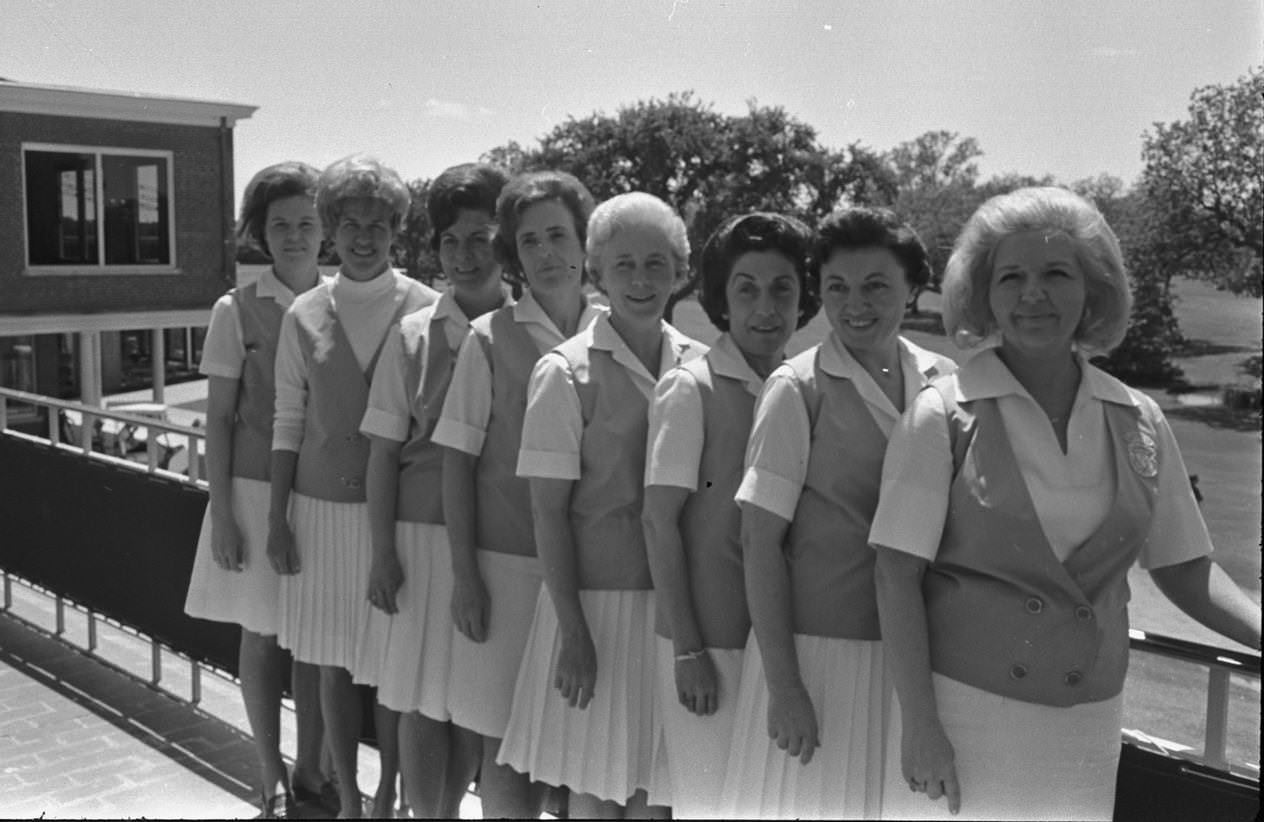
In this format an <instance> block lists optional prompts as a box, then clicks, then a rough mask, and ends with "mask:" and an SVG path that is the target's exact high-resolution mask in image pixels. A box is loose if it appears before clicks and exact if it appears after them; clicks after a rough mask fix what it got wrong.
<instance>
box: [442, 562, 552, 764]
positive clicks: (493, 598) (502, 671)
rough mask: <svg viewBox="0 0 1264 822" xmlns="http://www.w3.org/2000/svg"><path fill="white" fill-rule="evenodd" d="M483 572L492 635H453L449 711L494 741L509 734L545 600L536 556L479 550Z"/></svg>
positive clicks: (481, 570)
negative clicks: (474, 638) (530, 639)
mask: <svg viewBox="0 0 1264 822" xmlns="http://www.w3.org/2000/svg"><path fill="white" fill-rule="evenodd" d="M478 569H479V572H480V573H481V574H482V577H483V585H484V586H485V587H486V588H487V597H488V600H489V602H490V605H489V607H488V614H487V636H486V638H485V639H484V640H483V641H482V642H471V641H470V639H469V638H468V637H466V636H465V634H463V633H461V632H460V631H453V632H452V666H451V669H450V672H449V678H448V709H449V710H450V711H451V712H452V721H453V722H455V723H456V724H457V725H460V726H461V727H462V728H467V729H469V730H471V731H474V732H475V733H478V734H482V735H483V736H487V737H491V738H493V739H500V738H502V737H503V736H504V735H505V728H506V727H507V726H508V725H509V711H510V709H511V708H512V707H513V695H514V684H515V683H516V682H517V680H518V668H519V666H520V665H521V663H522V654H523V651H524V650H525V649H526V647H527V635H528V634H529V633H530V631H531V618H532V615H533V614H534V613H535V605H536V601H537V600H538V599H539V596H540V582H541V578H540V562H539V560H538V559H536V558H535V557H532V556H519V555H517V554H505V553H501V552H499V551H479V552H478Z"/></svg>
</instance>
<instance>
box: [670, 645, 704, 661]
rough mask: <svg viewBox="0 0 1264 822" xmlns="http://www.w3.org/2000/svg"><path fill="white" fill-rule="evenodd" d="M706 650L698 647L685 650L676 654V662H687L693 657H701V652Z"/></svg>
mask: <svg viewBox="0 0 1264 822" xmlns="http://www.w3.org/2000/svg"><path fill="white" fill-rule="evenodd" d="M706 652H707V649H706V648H699V649H698V650H696V651H687V652H685V653H683V654H676V661H677V662H688V661H690V660H693V659H702V656H703V654H705V653H706Z"/></svg>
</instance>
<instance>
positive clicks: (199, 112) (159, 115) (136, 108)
mask: <svg viewBox="0 0 1264 822" xmlns="http://www.w3.org/2000/svg"><path fill="white" fill-rule="evenodd" d="M258 108H259V107H258V106H248V105H243V104H240V103H226V102H219V101H213V100H192V99H188V98H181V97H160V96H157V95H152V94H139V93H135V92H126V91H102V90H97V89H83V88H71V87H69V86H44V85H32V84H29V83H13V82H7V81H4V82H0V111H12V112H21V113H25V114H47V115H53V116H56V117H88V118H93V119H99V120H128V121H133V122H146V123H167V124H173V125H186V126H219V125H220V123H221V121H223V122H224V123H225V124H227V125H228V126H232V125H234V124H235V123H236V122H237V121H238V120H244V119H246V118H248V117H250V115H252V114H254V113H255V111H257V110H258Z"/></svg>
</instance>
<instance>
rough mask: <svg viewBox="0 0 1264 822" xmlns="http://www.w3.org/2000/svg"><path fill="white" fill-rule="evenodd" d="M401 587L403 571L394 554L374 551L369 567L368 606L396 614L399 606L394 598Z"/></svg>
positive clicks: (392, 552)
mask: <svg viewBox="0 0 1264 822" xmlns="http://www.w3.org/2000/svg"><path fill="white" fill-rule="evenodd" d="M403 585H404V569H403V568H401V567H400V565H399V557H397V556H396V555H395V552H394V551H393V550H392V551H382V552H377V551H375V552H374V553H373V564H372V565H370V566H369V592H368V594H369V604H371V605H372V606H373V607H374V608H377V609H378V610H380V611H384V612H385V613H388V614H394V613H397V612H398V611H399V604H398V603H397V602H396V600H395V597H396V594H398V593H399V589H400V588H401V587H403Z"/></svg>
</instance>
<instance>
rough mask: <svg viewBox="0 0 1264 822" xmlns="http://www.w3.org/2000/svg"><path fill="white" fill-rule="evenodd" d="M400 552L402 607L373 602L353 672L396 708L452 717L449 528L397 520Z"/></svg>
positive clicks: (440, 717) (384, 702) (398, 600)
mask: <svg viewBox="0 0 1264 822" xmlns="http://www.w3.org/2000/svg"><path fill="white" fill-rule="evenodd" d="M395 552H396V555H397V556H398V557H399V564H400V568H401V569H402V570H403V572H404V584H403V585H402V586H401V587H400V589H399V592H398V593H397V594H396V597H395V603H396V606H397V607H398V609H399V610H398V611H397V612H396V613H395V614H394V615H393V616H391V615H388V614H386V613H384V612H383V611H380V610H378V609H377V608H372V607H370V609H369V617H368V620H367V622H366V623H365V626H364V629H363V631H362V632H361V638H360V644H359V648H358V649H357V657H356V665H355V670H354V671H353V675H354V676H355V677H356V680H357V681H358V682H363V683H366V684H370V685H376V686H377V701H378V702H380V703H381V704H382V705H385V706H386V707H387V708H390V709H391V710H392V711H400V712H403V713H408V712H412V711H418V712H420V713H423V714H425V715H426V716H428V717H430V718H431V719H437V720H439V721H441V722H446V721H447V719H448V666H449V664H450V658H451V652H452V633H453V630H452V610H451V607H450V605H451V601H452V555H451V554H450V553H449V549H448V529H447V528H446V527H445V526H443V525H433V524H429V523H421V522H396V523H395Z"/></svg>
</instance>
